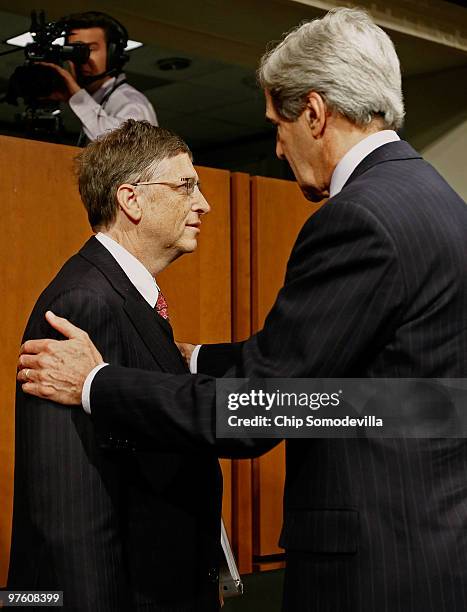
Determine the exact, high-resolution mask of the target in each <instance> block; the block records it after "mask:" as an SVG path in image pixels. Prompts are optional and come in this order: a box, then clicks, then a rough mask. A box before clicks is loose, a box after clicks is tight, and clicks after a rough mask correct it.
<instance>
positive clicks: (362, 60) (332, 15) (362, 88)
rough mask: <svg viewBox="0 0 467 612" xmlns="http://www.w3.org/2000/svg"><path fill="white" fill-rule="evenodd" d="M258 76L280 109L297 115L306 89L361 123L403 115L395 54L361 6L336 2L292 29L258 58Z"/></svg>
mask: <svg viewBox="0 0 467 612" xmlns="http://www.w3.org/2000/svg"><path fill="white" fill-rule="evenodd" d="M258 80H259V82H260V85H261V87H262V88H263V89H266V90H268V92H269V94H270V95H271V98H272V100H273V103H274V107H275V109H276V111H277V112H278V114H279V115H281V116H282V117H283V118H284V119H289V120H295V119H297V118H298V117H299V115H300V114H301V113H302V112H303V110H304V109H305V106H306V96H307V94H308V93H309V92H310V91H315V92H317V93H319V94H320V95H321V96H322V97H323V99H324V100H325V102H326V104H327V105H328V108H329V109H330V110H331V111H333V112H336V113H339V114H341V115H343V116H344V117H346V118H347V119H349V120H350V121H352V122H353V123H355V124H356V125H359V126H365V125H368V124H369V123H370V122H371V121H372V120H373V118H374V117H375V116H380V117H381V118H382V119H383V121H384V124H385V127H386V128H388V129H399V128H400V127H401V126H402V123H403V119H404V102H403V98H402V87H401V72H400V65H399V59H398V57H397V54H396V50H395V49H394V45H393V43H392V41H391V39H390V38H389V36H388V35H387V34H386V33H385V32H383V30H382V29H381V28H380V27H378V26H377V25H376V24H375V23H374V22H373V21H372V20H371V18H370V16H369V15H368V14H367V13H366V12H365V11H363V10H361V9H348V8H336V9H332V10H330V11H329V12H328V13H327V14H326V15H325V16H324V17H322V18H321V19H314V20H312V21H309V22H307V23H304V24H302V25H300V26H298V27H297V28H294V29H293V30H291V31H290V32H289V33H288V34H286V35H285V38H284V39H283V40H282V41H281V42H280V43H279V44H277V46H275V47H274V48H272V49H270V50H269V51H267V52H266V53H265V54H264V56H263V57H262V59H261V63H260V67H259V69H258Z"/></svg>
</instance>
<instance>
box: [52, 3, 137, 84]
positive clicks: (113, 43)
mask: <svg viewBox="0 0 467 612" xmlns="http://www.w3.org/2000/svg"><path fill="white" fill-rule="evenodd" d="M61 21H62V22H63V23H64V24H65V30H70V29H77V30H78V29H88V28H94V27H96V28H101V29H102V30H103V31H104V34H105V38H106V42H107V65H106V71H105V73H102V74H101V75H96V76H97V77H98V78H100V77H102V76H103V75H112V76H116V75H118V74H119V73H120V72H121V71H122V68H123V66H124V65H125V64H126V63H127V61H128V60H129V59H130V56H129V55H128V53H125V47H126V46H127V44H128V30H127V29H126V28H125V26H124V25H123V24H121V23H120V22H119V21H117V20H116V19H114V17H111V16H110V15H107V14H106V13H101V12H99V11H88V12H87V13H81V14H74V15H70V16H68V17H63V18H62V19H61ZM65 38H66V35H65ZM95 78H96V77H92V80H95Z"/></svg>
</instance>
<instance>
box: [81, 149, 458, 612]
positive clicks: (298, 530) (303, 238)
mask: <svg viewBox="0 0 467 612" xmlns="http://www.w3.org/2000/svg"><path fill="white" fill-rule="evenodd" d="M198 366H199V370H200V371H201V372H206V373H208V374H215V375H222V374H224V373H226V371H227V375H228V376H236V377H243V376H246V377H249V376H251V377H259V378H261V377H265V378H268V377H274V376H277V377H330V378H332V377H334V378H338V377H388V378H392V377H395V378H397V377H407V378H410V377H453V378H456V377H466V376H467V206H466V205H465V203H464V202H463V201H462V199H461V198H460V197H459V196H458V195H457V194H456V193H455V192H454V191H453V190H452V189H451V188H450V187H449V185H448V184H447V183H446V182H445V181H444V179H443V178H442V177H441V176H440V175H439V174H438V173H437V172H436V171H435V170H434V169H433V168H432V167H431V166H430V165H429V164H428V163H426V162H425V161H424V160H423V159H422V158H421V157H420V156H419V155H418V154H417V153H416V152H415V151H414V150H413V149H412V148H411V147H410V146H409V145H408V144H407V143H405V142H403V141H401V142H393V143H388V144H386V145H384V146H382V147H380V148H378V149H376V150H375V151H373V152H372V153H371V154H370V155H368V156H367V157H366V158H365V159H364V160H363V161H362V162H361V163H360V165H359V166H358V167H357V168H356V170H355V171H354V173H353V174H352V176H351V177H350V178H349V180H348V182H347V184H346V185H345V187H344V188H343V190H342V191H341V192H340V193H339V194H338V195H337V196H335V197H333V198H332V199H330V200H329V201H328V202H327V203H326V204H325V205H324V206H323V207H322V208H321V209H320V210H319V211H318V212H317V213H316V214H315V215H313V216H312V217H311V218H310V219H309V220H308V221H307V222H306V223H305V225H304V227H303V229H302V230H301V232H300V234H299V236H298V238H297V241H296V244H295V246H294V248H293V250H292V253H291V257H290V260H289V262H288V267H287V273H286V278H285V282H284V286H283V288H282V289H281V291H280V292H279V295H278V297H277V300H276V302H275V304H274V306H273V308H272V310H271V312H270V313H269V315H268V317H267V319H266V322H265V325H264V328H263V330H262V331H260V332H259V333H258V334H256V335H255V336H253V337H252V338H250V339H249V340H248V341H246V342H245V343H242V344H239V345H231V346H226V345H221V346H219V345H214V346H211V347H209V346H207V347H204V348H203V349H201V352H200V355H199V360H198ZM229 368H230V369H229ZM187 379H188V377H187V376H182V377H177V379H176V380H175V379H174V378H172V379H170V380H169V379H168V378H167V377H164V376H163V375H160V374H157V373H156V374H150V373H144V372H141V371H139V372H138V371H133V370H125V369H123V368H118V367H111V366H109V367H107V368H104V369H103V370H101V371H100V372H99V373H98V375H97V376H96V378H95V380H94V382H93V385H92V389H91V406H92V411H93V420H94V422H95V424H96V427H97V429H98V431H100V432H101V433H102V434H104V435H105V434H106V432H108V430H109V428H111V427H112V426H113V425H114V424H116V423H119V424H120V425H123V424H124V425H125V426H126V427H128V428H130V430H131V431H132V434H133V435H134V436H135V437H136V436H139V437H140V440H141V441H142V440H145V439H149V437H151V438H152V439H153V440H157V443H158V444H160V443H161V441H162V440H166V444H167V447H168V448H169V447H170V445H171V446H172V448H175V447H180V448H181V447H183V446H184V445H185V446H186V445H187V442H186V436H187V435H189V436H190V444H191V445H193V446H197V447H198V448H200V449H201V448H205V447H211V448H212V449H213V451H215V452H218V453H220V454H229V455H235V454H237V455H242V454H243V455H250V456H251V455H254V454H257V453H259V452H262V451H263V450H264V449H265V445H264V441H263V442H261V443H258V442H257V441H255V440H251V439H250V440H249V439H244V440H241V441H225V440H216V438H215V432H214V429H213V422H214V411H215V403H214V394H215V389H214V382H213V380H212V379H210V378H209V377H208V376H205V375H198V376H196V377H192V378H191V382H190V381H188V380H187ZM109 385H110V386H112V400H113V402H112V403H113V404H114V409H113V410H112V411H110V410H108V408H107V407H106V405H105V401H104V400H105V397H106V394H105V389H106V388H107V387H108V386H109ZM183 398H185V401H183ZM193 398H195V400H196V402H197V412H196V414H195V415H193V413H192V412H191V411H190V410H189V408H188V406H189V402H192V401H193ZM156 405H157V410H156V409H155V406H156ZM174 423H176V425H177V427H178V428H179V430H181V431H182V432H183V434H182V433H180V434H178V435H174V434H173V433H172V431H173V424H174ZM169 439H170V443H169ZM466 527H467V441H466V440H465V439H438V440H387V439H386V440H369V439H354V440H351V439H349V440H332V439H327V440H290V441H288V443H287V472H286V487H285V496H284V526H283V531H282V536H281V544H282V546H283V547H284V548H285V549H286V553H287V569H286V578H285V590H284V603H283V609H284V610H285V611H287V612H337V611H339V612H341V611H352V612H354V611H355V612H375V611H378V612H383V611H384V612H426V611H432V612H453V611H454V610H456V611H457V612H461V611H465V610H467V529H466Z"/></svg>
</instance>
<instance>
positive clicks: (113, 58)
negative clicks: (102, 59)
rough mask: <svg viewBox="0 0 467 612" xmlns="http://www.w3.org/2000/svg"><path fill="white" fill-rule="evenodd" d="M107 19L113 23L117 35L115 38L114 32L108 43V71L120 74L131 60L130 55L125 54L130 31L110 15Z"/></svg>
mask: <svg viewBox="0 0 467 612" xmlns="http://www.w3.org/2000/svg"><path fill="white" fill-rule="evenodd" d="M106 17H107V19H108V20H109V21H110V22H112V25H113V26H114V29H115V34H116V35H115V36H114V32H112V33H110V36H109V40H108V41H107V71H112V73H113V72H115V73H117V74H118V72H120V71H121V70H122V68H123V66H124V65H125V64H126V63H127V61H128V60H129V59H130V56H129V55H128V53H125V47H126V46H127V44H128V31H127V29H126V28H125V26H124V25H122V24H121V23H120V22H119V21H117V20H116V19H114V18H113V17H110V16H109V15H106Z"/></svg>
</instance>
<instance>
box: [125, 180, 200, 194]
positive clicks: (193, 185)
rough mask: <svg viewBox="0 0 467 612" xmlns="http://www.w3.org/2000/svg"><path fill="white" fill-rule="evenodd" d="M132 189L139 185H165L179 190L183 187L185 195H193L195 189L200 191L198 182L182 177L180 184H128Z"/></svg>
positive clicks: (146, 182)
mask: <svg viewBox="0 0 467 612" xmlns="http://www.w3.org/2000/svg"><path fill="white" fill-rule="evenodd" d="M130 185H133V187H139V185H167V186H168V187H171V188H172V189H180V188H181V187H183V188H184V189H185V190H186V195H187V196H191V195H193V193H194V191H195V189H200V187H201V184H200V182H199V181H198V180H197V179H195V178H193V177H182V178H181V179H180V183H170V182H168V181H142V182H139V183H130Z"/></svg>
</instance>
